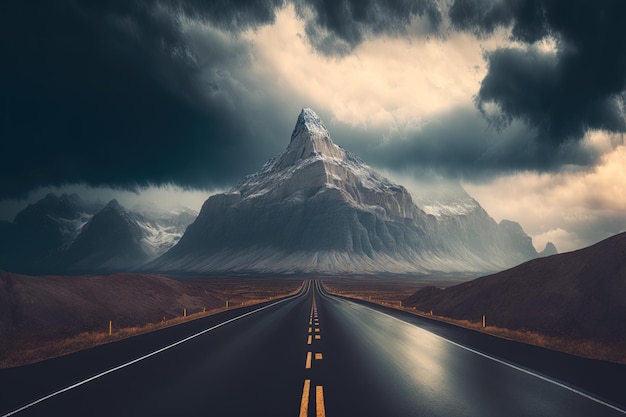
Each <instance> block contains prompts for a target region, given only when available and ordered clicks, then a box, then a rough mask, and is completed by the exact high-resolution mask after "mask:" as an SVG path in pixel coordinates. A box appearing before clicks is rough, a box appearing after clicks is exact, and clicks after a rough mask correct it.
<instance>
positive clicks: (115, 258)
mask: <svg viewBox="0 0 626 417" xmlns="http://www.w3.org/2000/svg"><path fill="white" fill-rule="evenodd" d="M194 219H195V213H194V212H193V211H191V210H188V209H179V210H176V211H164V210H157V209H153V210H144V211H143V212H137V211H130V210H127V209H125V208H124V207H122V206H121V205H120V204H119V202H118V201H117V200H115V199H114V200H111V201H110V202H109V203H108V204H107V205H106V206H105V207H104V209H102V210H101V211H100V212H98V213H97V214H96V215H94V216H93V218H92V219H91V220H90V221H89V222H88V223H87V224H86V225H85V226H84V227H83V229H82V230H81V233H80V235H79V236H78V237H77V238H76V240H75V241H74V243H73V244H72V245H71V246H70V247H69V248H68V250H67V252H66V253H65V254H64V257H63V259H64V268H66V269H68V270H71V271H80V272H84V271H114V270H129V269H135V268H136V267H137V266H139V265H141V264H143V263H144V262H147V261H149V260H151V259H154V258H155V257H157V256H159V255H161V254H162V253H164V252H165V251H166V250H168V249H169V248H171V247H172V246H173V245H174V244H175V243H176V242H177V241H178V240H179V239H180V237H181V236H182V234H183V232H184V230H185V228H186V227H187V225H188V224H189V223H191V222H192V221H193V220H194Z"/></svg>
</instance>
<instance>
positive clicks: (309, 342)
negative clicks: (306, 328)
mask: <svg viewBox="0 0 626 417" xmlns="http://www.w3.org/2000/svg"><path fill="white" fill-rule="evenodd" d="M306 344H307V345H310V344H311V335H309V338H308V339H307V340H306Z"/></svg>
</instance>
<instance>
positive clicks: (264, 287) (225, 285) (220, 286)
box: [0, 278, 302, 368]
mask: <svg viewBox="0 0 626 417" xmlns="http://www.w3.org/2000/svg"><path fill="white" fill-rule="evenodd" d="M301 285H302V281H299V282H296V281H292V282H287V283H285V281H280V280H268V281H262V280H237V279H232V278H231V279H224V280H215V281H211V282H209V283H206V286H208V287H211V289H212V290H213V295H216V294H217V295H219V298H221V299H222V300H223V301H220V303H221V306H220V307H215V306H214V307H213V308H206V307H204V308H199V307H197V306H196V310H197V311H192V309H188V312H187V316H186V317H184V316H183V314H184V308H182V307H181V308H180V309H179V310H180V312H179V315H178V316H173V315H171V314H169V315H167V316H163V318H162V319H161V320H160V321H158V322H144V323H141V324H135V325H127V326H124V327H120V326H119V325H118V323H116V322H115V321H113V332H112V334H111V335H109V328H108V325H109V323H108V322H107V321H105V322H103V323H102V326H101V328H99V329H97V330H93V329H89V330H86V331H76V330H75V329H73V328H72V329H65V330H64V329H61V330H60V331H57V332H51V333H50V334H42V333H38V332H26V331H22V332H15V333H14V334H13V337H12V338H11V340H10V341H6V340H5V342H4V343H2V345H3V346H1V347H2V349H0V351H1V352H0V353H1V354H0V368H9V367H15V366H22V365H27V364H31V363H35V362H39V361H42V360H46V359H51V358H55V357H58V356H62V355H66V354H70V353H73V352H77V351H80V350H83V349H88V348H91V347H95V346H98V345H102V344H105V343H111V342H115V341H118V340H121V339H126V338H129V337H133V336H137V335H140V334H144V333H148V332H152V331H155V330H159V329H163V328H166V327H171V326H175V325H177V324H180V323H184V322H188V321H191V320H196V319H199V318H203V317H207V316H209V315H213V314H217V313H220V312H223V311H226V310H227V308H226V300H228V306H229V307H228V309H234V308H240V307H243V306H250V305H254V304H259V303H262V302H265V301H269V300H272V299H277V298H281V297H286V296H289V295H293V294H295V293H297V292H298V291H299V290H300V288H301ZM211 301H212V302H213V304H215V301H214V300H211ZM209 305H210V304H209ZM121 321H122V322H128V318H127V317H121ZM134 321H135V322H136V320H134Z"/></svg>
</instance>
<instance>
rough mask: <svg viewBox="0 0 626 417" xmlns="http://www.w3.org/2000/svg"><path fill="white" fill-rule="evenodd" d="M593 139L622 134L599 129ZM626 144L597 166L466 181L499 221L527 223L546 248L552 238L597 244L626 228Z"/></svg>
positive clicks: (605, 141)
mask: <svg viewBox="0 0 626 417" xmlns="http://www.w3.org/2000/svg"><path fill="white" fill-rule="evenodd" d="M587 141H588V142H591V144H592V145H594V146H596V147H599V148H603V147H612V143H615V142H621V135H608V134H605V133H602V132H594V133H593V134H590V135H588V139H587ZM625 166H626V148H625V147H624V145H619V146H617V148H616V149H615V150H614V151H612V152H609V153H607V154H606V155H605V156H604V157H603V158H602V163H601V164H600V165H599V166H598V167H596V168H595V169H590V170H587V171H579V172H567V171H564V172H561V173H558V174H536V173H529V172H526V173H519V174H515V175H511V176H506V177H500V178H497V179H495V180H493V181H491V182H488V183H486V184H464V185H465V188H466V189H467V190H468V192H469V193H470V194H471V195H472V196H474V197H475V198H476V199H477V200H478V201H479V202H480V203H481V204H482V205H483V207H484V208H485V209H486V210H487V211H488V212H489V214H491V216H492V217H494V218H495V219H496V220H497V221H499V220H501V219H504V218H506V219H513V220H516V221H518V222H520V223H521V225H522V227H523V228H524V230H526V232H527V233H528V234H529V235H530V236H532V237H533V243H534V244H535V247H536V248H537V249H538V250H542V249H543V247H544V246H545V243H547V242H548V241H552V242H553V243H554V244H555V245H556V246H557V248H558V250H559V251H560V252H565V251H570V250H574V249H579V248H581V247H583V246H587V245H591V244H593V243H596V242H597V241H599V240H601V239H604V238H606V237H608V236H610V235H613V234H615V233H617V232H620V231H624V230H626V183H625V182H624V181H622V180H621V178H624V167H625Z"/></svg>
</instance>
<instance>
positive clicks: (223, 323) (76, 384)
mask: <svg viewBox="0 0 626 417" xmlns="http://www.w3.org/2000/svg"><path fill="white" fill-rule="evenodd" d="M310 289H311V286H310V285H309V286H308V288H307V289H306V290H305V289H304V287H303V290H302V291H301V292H299V293H298V294H296V295H292V296H291V297H287V298H283V299H282V300H279V301H276V302H275V303H272V304H268V305H266V306H263V307H260V308H257V309H256V310H252V311H248V312H247V313H244V314H242V315H241V316H237V317H233V318H232V319H228V320H226V321H225V322H222V323H219V324H216V325H215V326H213V327H209V328H208V329H204V330H202V331H201V332H198V333H196V334H193V335H191V336H188V337H186V338H184V339H181V340H179V341H178V342H174V343H172V344H170V345H167V346H165V347H162V348H160V349H158V350H155V351H154V352H150V353H148V354H146V355H143V356H141V357H139V358H137V359H133V360H132V361H129V362H126V363H123V364H121V365H118V366H116V367H114V368H111V369H108V370H106V371H103V372H100V373H99V374H96V375H94V376H92V377H89V378H87V379H84V380H82V381H80V382H76V383H75V384H73V385H70V386H67V387H65V388H63V389H60V390H58V391H55V392H53V393H52V394H48V395H46V396H44V397H41V398H39V399H38V400H35V401H33V402H30V403H28V404H26V405H23V406H21V407H20V408H18V409H16V410H13V411H11V412H9V413H7V414H3V415H2V417H9V416H12V415H14V414H17V413H20V412H22V411H24V410H26V409H28V408H30V407H32V406H34V405H37V404H39V403H42V402H44V401H46V400H49V399H50V398H52V397H56V396H57V395H59V394H63V393H64V392H67V391H70V390H73V389H74V388H77V387H80V386H81V385H85V384H87V383H88V382H91V381H93V380H95V379H98V378H101V377H103V376H105V375H108V374H110V373H113V372H115V371H119V370H120V369H123V368H126V367H128V366H130V365H133V364H135V363H137V362H141V361H142V360H144V359H148V358H149V357H152V356H154V355H158V354H159V353H161V352H164V351H166V350H169V349H171V348H173V347H175V346H178V345H180V344H183V343H185V342H188V341H190V340H191V339H195V338H196V337H198V336H201V335H203V334H205V333H208V332H210V331H212V330H215V329H217V328H219V327H222V326H225V325H227V324H229V323H232V322H234V321H237V320H239V319H242V318H244V317H246V316H249V315H251V314H254V313H258V312H259V311H261V310H265V309H266V308H270V307H273V306H275V305H277V304H280V303H284V302H285V301H289V300H293V299H294V298H297V297H300V296H302V295H303V294H306V293H308V291H309V290H310Z"/></svg>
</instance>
